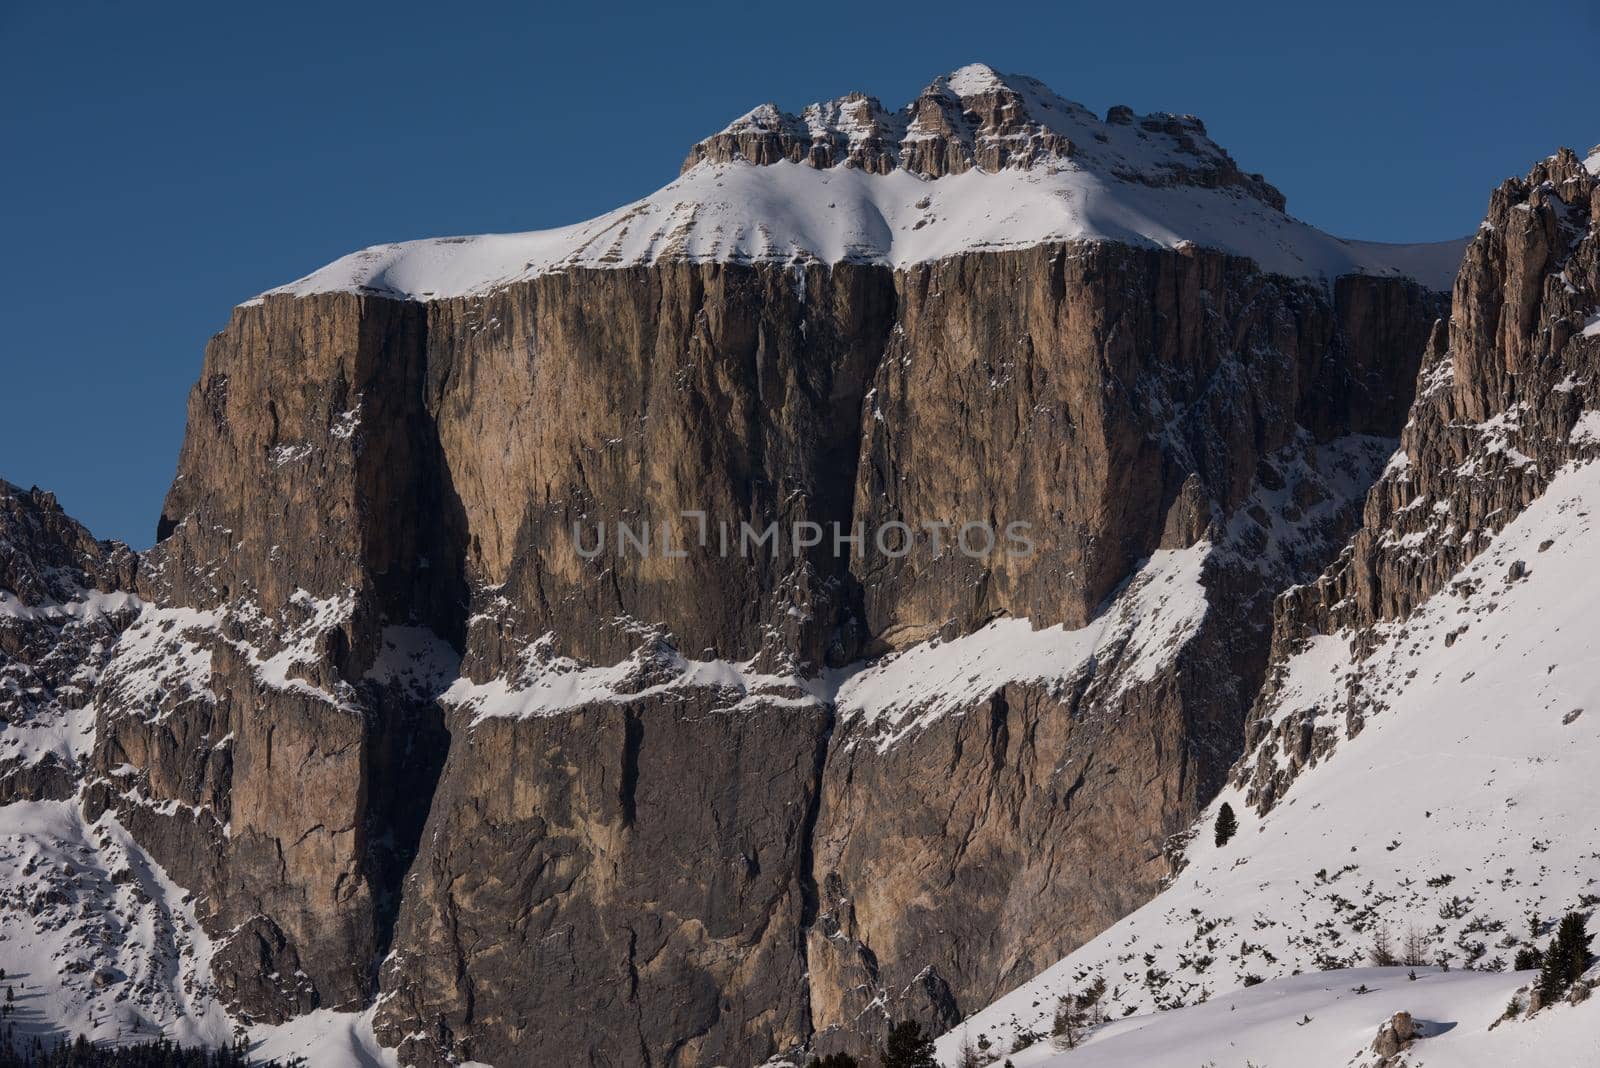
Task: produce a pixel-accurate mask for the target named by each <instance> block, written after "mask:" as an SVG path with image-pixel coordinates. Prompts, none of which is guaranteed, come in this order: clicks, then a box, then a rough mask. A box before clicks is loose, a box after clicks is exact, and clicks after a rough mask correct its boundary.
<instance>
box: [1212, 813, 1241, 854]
mask: <svg viewBox="0 0 1600 1068" xmlns="http://www.w3.org/2000/svg"><path fill="white" fill-rule="evenodd" d="M1238 829H1239V820H1238V817H1236V816H1235V815H1234V814H1233V806H1232V805H1230V804H1228V803H1227V802H1226V801H1224V802H1223V803H1222V808H1220V809H1219V810H1217V847H1218V848H1219V849H1220V848H1221V847H1222V846H1225V845H1227V844H1228V839H1230V838H1232V837H1233V835H1234V832H1235V831H1237V830H1238Z"/></svg>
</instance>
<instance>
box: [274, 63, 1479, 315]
mask: <svg viewBox="0 0 1600 1068" xmlns="http://www.w3.org/2000/svg"><path fill="white" fill-rule="evenodd" d="M1075 241H1088V242H1117V243H1121V244H1126V245H1133V246H1137V247H1146V248H1148V247H1155V248H1178V247H1182V246H1185V245H1191V244H1192V245H1197V246H1202V247H1207V248H1214V249H1220V250H1222V251H1225V252H1228V253H1231V254H1234V255H1238V256H1243V257H1246V258H1249V259H1251V260H1254V261H1255V262H1256V264H1257V265H1258V266H1259V267H1260V268H1261V269H1262V270H1263V271H1266V272H1268V273H1272V274H1280V275H1285V276H1288V277H1291V278H1297V279H1305V280H1308V281H1311V282H1313V283H1315V284H1323V283H1326V282H1330V281H1331V280H1333V279H1335V278H1338V277H1341V276H1343V275H1350V274H1367V275H1387V276H1405V277H1411V278H1414V279H1416V280H1417V281H1419V282H1421V283H1422V284H1423V285H1425V286H1427V287H1428V288H1430V289H1434V290H1436V291H1444V290H1448V289H1449V288H1450V283H1451V280H1452V279H1453V278H1454V275H1455V270H1456V267H1457V265H1458V264H1459V263H1460V258H1461V250H1462V247H1463V242H1461V241H1448V242H1440V243H1436V244H1425V245H1387V244H1378V243H1373V242H1359V241H1345V240H1342V239H1340V238H1337V237H1332V236H1330V235H1328V234H1326V233H1323V232H1322V231H1321V230H1318V229H1317V228H1315V227H1313V226H1310V225H1308V224H1306V223H1304V222H1301V221H1300V220H1298V219H1295V218H1293V217H1291V216H1290V215H1288V214H1286V213H1285V211H1284V198H1283V195H1282V194H1281V193H1279V192H1278V191H1277V190H1276V189H1274V188H1273V187H1272V186H1271V185H1269V184H1268V183H1267V181H1266V180H1265V179H1264V178H1263V177H1262V176H1261V175H1259V174H1248V173H1245V172H1244V171H1242V170H1241V169H1240V168H1239V167H1238V166H1237V165H1236V164H1235V163H1234V161H1233V159H1232V158H1231V157H1230V156H1229V155H1228V153H1227V152H1226V151H1224V150H1223V149H1222V148H1221V147H1220V146H1219V145H1217V144H1216V142H1214V141H1212V140H1211V139H1210V137H1208V136H1207V135H1206V129H1205V124H1204V123H1202V122H1201V121H1200V120H1199V119H1197V118H1195V117H1194V116H1192V115H1173V114H1167V113H1164V112H1158V113H1153V114H1149V115H1135V114H1134V113H1133V111H1132V110H1131V109H1130V108H1126V107H1113V108H1111V109H1110V110H1109V111H1108V112H1107V113H1106V116H1105V118H1104V119H1100V118H1097V117H1096V116H1095V115H1094V114H1093V113H1091V112H1090V111H1089V110H1088V109H1087V108H1085V107H1083V106H1082V105H1080V104H1075V103H1072V102H1071V101H1069V100H1065V99H1063V98H1062V97H1060V96H1058V95H1057V94H1056V93H1055V92H1053V91H1052V90H1051V89H1049V88H1048V87H1047V86H1045V85H1043V84H1042V83H1040V82H1038V81H1036V80H1034V79H1032V78H1025V77H1021V76H1018V75H1009V74H1008V75H1000V74H997V73H995V72H994V71H993V70H991V69H990V68H988V67H986V66H983V65H981V64H973V65H970V66H966V67H961V68H959V69H957V70H955V71H952V72H950V73H949V74H946V75H943V76H941V77H939V78H936V79H934V80H933V82H932V83H931V84H929V86H928V87H927V88H926V89H924V90H923V91H922V93H921V94H920V95H918V97H917V98H916V99H915V100H913V101H912V102H911V103H909V104H907V105H906V106H905V107H904V108H902V109H900V110H899V111H895V112H890V111H887V110H885V108H884V107H883V105H882V104H880V103H879V102H878V101H877V100H875V99H873V98H872V97H869V96H865V95H863V94H860V93H851V94H849V95H847V96H843V97H839V98H836V99H833V100H829V101H824V102H821V103H815V104H811V105H809V106H807V107H806V108H804V109H803V110H802V111H801V113H800V114H799V115H794V114H790V113H787V112H784V111H782V110H780V109H779V108H778V107H777V106H776V105H775V104H763V105H761V106H760V107H757V108H755V109H753V110H751V111H749V112H747V113H745V114H744V115H742V116H740V117H739V118H737V119H735V120H734V121H733V122H732V123H730V124H729V125H728V126H727V127H725V128H724V129H722V130H721V131H719V132H718V133H716V134H713V135H712V136H710V137H708V138H706V139H705V140H703V141H701V142H700V143H699V144H697V145H695V146H694V148H693V149H692V150H691V151H690V153H689V156H688V159H687V160H686V161H685V162H684V166H683V170H682V172H681V173H680V174H679V176H678V178H677V180H675V181H673V182H672V183H670V184H668V185H667V186H665V187H663V188H662V189H659V190H657V191H656V192H654V193H652V194H650V195H649V196H647V197H645V198H644V199H643V200H639V201H636V202H635V203H632V204H628V205H625V206H623V207H620V208H618V209H616V210H615V211H612V212H609V213H607V214H605V215H602V216H600V217H599V218H597V219H592V220H590V221H588V222H584V223H579V224H577V225H575V226H568V227H563V228H561V229H556V230H544V231H535V232H531V233H521V234H489V235H484V236H480V237H470V238H441V239H433V240H423V241H408V242H404V243H400V244H389V245H379V246H375V247H373V248H369V249H364V250H362V251H360V252H356V253H353V254H351V255H349V256H346V257H344V258H343V259H340V260H337V261H335V262H334V263H332V264H329V265H328V266H326V267H324V268H322V269H321V270H319V271H316V272H314V273H312V274H310V275H307V276H306V277H304V278H301V279H300V280H298V281H296V282H292V283H290V284H289V285H286V286H282V287H280V288H278V289H275V290H272V291H271V292H272V293H287V294H292V295H300V296H303V295H306V294H311V293H324V292H340V291H347V292H359V293H366V294H370V295H374V296H385V297H391V298H398V299H404V300H423V301H426V300H433V299H442V298H449V297H457V296H467V295H475V294H482V293H486V292H490V291H492V290H495V289H499V288H502V287H504V286H507V285H511V284H513V283H516V282H518V281H522V280H525V279H528V278H533V277H536V276H538V275H542V274H549V273H553V272H559V271H564V270H570V269H607V268H620V267H637V266H643V265H649V264H655V263H662V262H693V263H706V262H722V263H764V264H775V265H784V266H790V265H805V264H811V263H822V264H836V263H870V264H880V265H884V266H889V267H895V268H901V267H907V266H910V265H913V264H918V263H928V262H932V261H936V260H941V259H946V258H948V257H952V256H956V255H961V254H965V253H970V252H987V251H1004V250H1013V249H1022V248H1031V247H1035V246H1039V245H1045V244H1050V243H1065V242H1075Z"/></svg>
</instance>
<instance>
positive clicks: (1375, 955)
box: [1367, 923, 1400, 968]
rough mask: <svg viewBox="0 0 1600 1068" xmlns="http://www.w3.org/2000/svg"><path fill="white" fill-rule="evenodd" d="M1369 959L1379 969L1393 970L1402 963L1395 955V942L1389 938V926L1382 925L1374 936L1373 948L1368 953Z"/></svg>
mask: <svg viewBox="0 0 1600 1068" xmlns="http://www.w3.org/2000/svg"><path fill="white" fill-rule="evenodd" d="M1367 957H1368V959H1369V960H1371V961H1372V963H1373V965H1374V966H1375V967H1378V968H1393V967H1394V966H1395V965H1396V964H1398V963H1400V960H1399V958H1398V957H1396V956H1395V955H1394V940H1393V939H1392V938H1390V937H1389V925H1388V924H1386V923H1385V924H1380V925H1379V926H1378V929H1377V930H1376V931H1374V932H1373V934H1372V948H1371V949H1370V950H1368V951H1367Z"/></svg>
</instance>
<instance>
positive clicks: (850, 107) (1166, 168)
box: [683, 63, 1284, 211]
mask: <svg viewBox="0 0 1600 1068" xmlns="http://www.w3.org/2000/svg"><path fill="white" fill-rule="evenodd" d="M735 160H742V161H745V162H748V163H754V164H757V165H758V166H766V165H769V164H773V163H779V162H783V161H788V162H791V163H802V164H805V165H807V166H810V167H815V168H817V169H826V168H829V167H838V166H843V167H853V168H856V169H859V170H863V171H866V172H868V173H871V174H888V173H890V172H891V171H895V170H904V171H908V172H910V173H912V174H915V175H918V176H920V177H923V178H940V177H943V176H945V175H950V174H962V173H965V172H966V171H969V170H973V169H976V170H981V171H987V172H990V173H993V172H996V171H999V170H1002V169H1007V168H1011V169H1019V170H1031V169H1033V168H1035V167H1039V166H1055V167H1070V168H1074V169H1079V170H1084V171H1088V172H1091V173H1096V174H1100V175H1103V176H1105V177H1108V178H1112V179H1115V180H1120V181H1131V182H1137V183H1139V184H1143V185H1155V186H1167V185H1197V186H1203V187H1207V188H1219V187H1226V188H1234V189H1238V190H1240V191H1241V192H1244V193H1246V194H1247V195H1249V196H1251V197H1253V198H1255V199H1257V200H1260V201H1262V202H1263V203H1265V204H1267V205H1268V206H1270V207H1271V208H1274V209H1276V210H1278V211H1282V210H1283V207H1284V199H1283V195H1282V194H1281V193H1279V192H1278V191H1277V190H1276V189H1274V188H1273V187H1272V186H1271V185H1269V184H1268V183H1267V182H1266V180H1265V179H1264V178H1262V176H1261V175H1259V174H1245V173H1244V172H1243V171H1241V170H1240V169H1239V167H1238V166H1237V165H1236V164H1235V163H1234V162H1233V159H1232V158H1231V157H1230V156H1229V155H1228V153H1227V152H1226V151H1224V150H1223V149H1222V148H1221V146H1219V145H1217V144H1216V142H1214V141H1212V140H1211V139H1210V138H1209V137H1208V136H1207V135H1206V128H1205V124H1204V123H1202V122H1201V121H1200V120H1199V119H1197V118H1195V117H1194V116H1193V115H1173V114H1169V113H1166V112H1156V113H1152V114H1149V115H1135V114H1134V112H1133V110H1132V109H1131V108H1128V107H1123V106H1117V107H1113V108H1112V109H1111V110H1110V111H1109V112H1107V113H1106V117H1105V118H1104V119H1099V118H1097V117H1096V116H1095V115H1094V113H1093V112H1091V111H1089V109H1088V108H1086V107H1084V106H1083V105H1082V104H1077V103H1074V102H1072V101H1070V100H1066V99H1064V98H1063V97H1061V96H1059V95H1057V94H1056V93H1055V92H1054V91H1053V90H1051V89H1050V88H1049V87H1048V86H1046V85H1045V84H1044V83H1042V82H1040V81H1038V80H1037V79H1034V78H1029V77H1026V76H1023V75H1016V74H1000V73H998V72H996V71H995V70H994V68H992V67H989V66H987V65H986V64H983V63H969V64H967V65H966V66H964V67H958V68H956V69H955V70H953V71H950V72H949V73H948V74H943V75H940V76H939V77H937V78H935V79H934V80H933V81H932V82H930V83H929V84H928V87H927V88H926V89H924V90H923V91H922V92H921V93H920V94H919V95H918V96H917V98H916V99H915V100H913V101H911V102H910V103H909V104H907V105H905V106H904V107H903V108H901V109H900V110H899V111H895V112H890V111H888V110H886V109H885V108H884V107H883V105H882V104H881V103H879V102H878V100H877V99H876V98H874V97H870V96H867V95H865V94H863V93H850V94H848V95H846V96H842V97H838V98H835V99H833V100H828V101H822V102H818V103H814V104H810V105H808V106H807V107H805V108H803V109H802V110H801V112H800V114H798V115H795V114H791V113H789V112H785V111H783V110H781V109H780V108H779V107H778V106H777V105H776V104H770V103H769V104H763V105H761V106H760V107H757V108H755V109H753V110H751V111H748V112H746V113H745V114H744V115H741V116H740V117H739V118H737V119H735V120H734V121H733V122H731V123H729V124H728V125H727V126H726V127H724V128H723V129H722V130H720V131H718V132H717V133H715V134H713V135H712V136H710V137H708V138H706V139H705V140H703V141H701V142H699V143H698V144H696V145H695V146H694V147H693V148H692V149H690V151H689V155H688V157H687V158H686V159H685V160H684V164H683V171H684V172H687V171H690V170H692V169H693V168H695V167H697V166H699V165H700V164H702V163H706V162H711V163H729V162H733V161H735Z"/></svg>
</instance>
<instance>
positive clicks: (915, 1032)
mask: <svg viewBox="0 0 1600 1068" xmlns="http://www.w3.org/2000/svg"><path fill="white" fill-rule="evenodd" d="M879 1059H880V1060H881V1061H882V1062H883V1068H939V1062H938V1061H937V1060H935V1059H934V1056H933V1039H932V1038H931V1037H930V1036H928V1035H925V1034H923V1033H922V1025H921V1024H919V1023H917V1021H915V1020H907V1021H905V1022H904V1023H897V1024H895V1025H894V1027H893V1028H892V1029H891V1030H890V1031H889V1041H888V1042H886V1043H884V1046H883V1054H882V1056H881V1057H880V1058H879Z"/></svg>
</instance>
